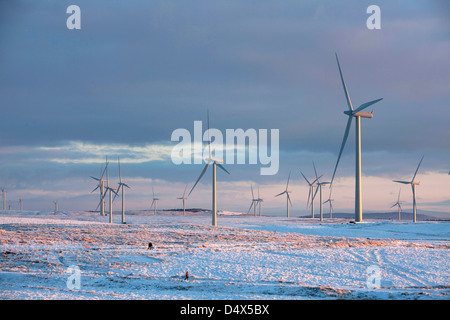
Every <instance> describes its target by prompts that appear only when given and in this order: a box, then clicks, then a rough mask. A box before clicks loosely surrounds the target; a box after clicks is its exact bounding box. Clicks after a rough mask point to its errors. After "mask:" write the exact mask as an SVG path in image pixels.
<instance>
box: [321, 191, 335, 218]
mask: <svg viewBox="0 0 450 320" xmlns="http://www.w3.org/2000/svg"><path fill="white" fill-rule="evenodd" d="M333 201H334V199H331V196H330V197H328V199H327V200H326V201H324V202H323V203H324V204H325V203H327V202H328V203H329V204H330V218H332V217H333Z"/></svg>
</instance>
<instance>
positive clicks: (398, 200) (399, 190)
mask: <svg viewBox="0 0 450 320" xmlns="http://www.w3.org/2000/svg"><path fill="white" fill-rule="evenodd" d="M401 191H402V188H400V189H398V199H397V202H400V192H401Z"/></svg>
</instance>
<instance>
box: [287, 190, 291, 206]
mask: <svg viewBox="0 0 450 320" xmlns="http://www.w3.org/2000/svg"><path fill="white" fill-rule="evenodd" d="M286 195H287V198H288V200H289V203H290V205H291V207H292V202H291V197H290V196H289V192H286Z"/></svg>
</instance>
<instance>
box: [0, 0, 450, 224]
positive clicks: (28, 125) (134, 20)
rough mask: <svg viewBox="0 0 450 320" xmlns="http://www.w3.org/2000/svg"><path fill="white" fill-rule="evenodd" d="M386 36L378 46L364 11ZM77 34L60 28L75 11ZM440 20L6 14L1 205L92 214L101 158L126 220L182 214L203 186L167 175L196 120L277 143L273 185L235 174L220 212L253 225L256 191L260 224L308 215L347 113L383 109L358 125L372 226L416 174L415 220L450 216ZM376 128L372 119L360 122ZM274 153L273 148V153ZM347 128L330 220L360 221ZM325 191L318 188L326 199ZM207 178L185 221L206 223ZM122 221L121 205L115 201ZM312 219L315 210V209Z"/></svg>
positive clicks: (312, 13) (246, 168) (449, 42)
mask: <svg viewBox="0 0 450 320" xmlns="http://www.w3.org/2000/svg"><path fill="white" fill-rule="evenodd" d="M373 4H375V5H378V6H379V8H380V12H381V15H380V25H381V29H373V30H370V29H369V28H367V25H366V21H367V19H368V18H369V17H370V16H371V14H370V13H369V14H368V13H367V8H368V7H369V6H370V5H373ZM70 5H77V6H78V7H79V8H80V12H81V15H80V25H81V29H68V28H67V24H66V22H67V19H68V18H70V16H71V14H70V13H67V12H66V10H67V7H68V6H70ZM449 14H450V4H449V3H448V1H445V0H443V1H425V0H420V1H339V2H338V1H298V0H296V1H290V0H287V1H266V0H259V1H251V0H249V1H243V0H226V1H225V0H218V1H206V0H195V1H194V0H193V1H172V0H164V1H126V2H125V1H114V0H108V1H102V0H98V1H85V0H71V1H45V0H41V1H31V0H30V1H21V0H11V1H6V0H0V108H1V109H0V111H1V114H0V121H1V125H0V186H2V188H5V189H6V190H7V195H6V199H7V206H8V205H11V207H12V208H13V209H17V208H18V199H19V198H23V199H24V209H27V210H51V209H52V208H53V201H58V203H59V208H60V209H61V210H94V209H95V207H96V206H97V203H98V197H99V195H98V193H97V192H93V193H92V192H91V191H92V190H93V189H94V188H95V186H96V182H95V181H94V180H93V179H91V178H90V176H98V175H99V174H100V172H101V170H102V167H103V166H104V162H105V157H106V156H107V157H108V159H109V161H110V166H109V174H110V179H111V184H112V185H115V184H117V182H118V166H117V158H118V157H120V160H121V173H122V176H123V179H124V181H126V182H128V183H129V185H130V186H131V189H130V190H127V191H128V194H127V208H128V209H133V210H140V209H148V208H149V207H150V205H151V199H152V187H153V188H154V190H155V193H156V194H157V196H158V197H159V198H160V199H161V200H160V202H159V207H160V208H166V209H168V208H178V207H180V206H181V201H180V200H177V199H176V198H177V197H180V196H181V195H182V193H183V191H184V189H185V187H186V185H187V186H188V190H190V188H191V187H192V185H193V184H194V182H195V181H196V180H197V178H198V176H199V174H200V172H201V171H202V169H203V166H204V165H202V164H190V165H189V164H181V165H177V164H174V163H173V161H172V158H171V153H172V151H173V148H174V146H175V145H176V144H177V143H176V142H174V141H171V136H172V133H173V132H174V131H175V130H176V129H180V128H181V129H186V130H188V131H189V132H191V133H192V135H193V134H194V121H203V123H204V125H203V127H204V128H206V118H207V116H206V115H207V110H208V111H209V115H210V126H211V128H215V129H218V130H220V132H223V133H224V135H225V131H226V130H227V129H238V128H242V129H244V130H247V129H255V130H257V131H258V130H261V129H266V130H268V131H270V130H272V129H276V130H278V131H279V170H278V172H277V173H276V174H273V175H261V172H260V169H261V167H262V165H261V163H257V164H249V163H245V164H227V163H225V164H224V166H225V167H226V168H227V170H228V171H229V172H230V175H228V174H226V173H224V172H223V171H220V170H219V171H218V174H217V181H218V185H217V190H218V200H217V201H218V208H219V209H220V210H228V211H244V212H246V211H247V210H248V207H249V205H250V202H251V189H250V186H251V185H252V186H253V188H254V190H255V192H256V190H257V189H258V186H259V190H260V196H261V197H262V198H264V203H263V213H267V214H274V215H283V214H284V213H285V198H282V197H274V196H275V195H276V194H278V193H280V192H282V191H283V190H284V188H285V185H286V180H287V177H288V175H289V173H291V179H290V183H289V188H290V189H291V191H292V193H291V197H292V203H293V207H292V209H291V215H292V216H296V215H305V214H307V213H308V212H309V210H308V209H307V208H306V201H307V198H308V188H307V184H306V182H305V181H304V180H303V177H302V176H301V173H300V172H303V173H304V174H305V175H306V176H307V177H308V178H312V177H313V176H314V170H313V162H314V163H315V166H316V168H317V171H318V173H319V174H321V175H323V179H324V180H330V179H331V176H332V174H333V170H334V166H335V164H336V160H337V156H338V153H339V148H340V145H341V142H342V138H343V135H344V130H345V125H346V120H347V116H346V115H345V114H343V112H344V111H345V110H346V109H347V105H346V99H345V95H344V91H343V88H342V84H341V81H340V77H339V70H338V68H337V64H336V58H335V53H337V54H338V56H339V61H340V65H341V68H342V72H343V76H344V78H345V81H346V85H347V88H348V91H349V94H350V97H351V99H352V102H353V104H354V105H355V106H359V105H361V104H362V103H365V102H367V101H371V100H374V99H378V98H383V100H382V101H380V102H378V103H377V104H375V105H373V106H372V107H373V111H374V116H373V118H372V119H362V121H361V122H362V176H363V178H362V186H363V191H362V192H363V210H364V211H381V212H385V211H389V210H393V209H390V206H391V205H392V204H393V203H394V202H395V201H396V199H397V195H398V192H399V190H400V188H401V200H402V201H403V203H404V206H403V207H404V209H405V210H406V211H408V210H409V211H410V210H411V203H412V193H411V188H410V187H409V186H401V185H399V184H396V183H394V182H392V180H393V179H396V180H410V179H411V178H412V176H413V174H414V171H415V169H416V167H417V165H418V163H419V160H420V158H421V157H422V156H424V160H423V163H422V165H421V167H420V170H419V172H418V174H417V178H416V180H417V181H420V183H421V184H420V186H418V187H417V202H418V210H419V212H420V210H427V211H436V212H445V213H450V175H449V171H450V160H449V159H450V142H449V141H450V130H449V129H448V128H449V126H448V122H449V119H450V108H449V101H450V92H449V89H450V87H449V84H450V60H449V58H448V55H449V52H450V22H449V19H448V17H449ZM369 111H371V109H370V110H369ZM269 148H270V147H269ZM354 168H355V136H354V127H352V130H351V131H350V135H349V138H348V141H347V144H346V147H345V149H344V151H343V155H342V158H341V161H340V163H339V167H338V169H337V172H336V177H335V181H334V183H333V193H332V198H334V199H335V201H334V210H335V211H339V212H352V211H353V208H354V170H355V169H354ZM329 191H330V190H329V189H328V188H324V194H323V197H324V199H326V198H328V195H329ZM210 199H211V171H208V172H207V174H205V176H204V177H203V179H202V180H201V181H200V182H199V184H198V185H197V186H196V188H195V190H194V191H193V192H192V193H191V195H190V197H189V199H188V203H187V206H188V207H201V208H209V207H210ZM114 205H115V206H116V208H115V210H119V207H120V204H119V201H117V200H116V202H115V204H114ZM317 206H318V202H317V203H316V207H317Z"/></svg>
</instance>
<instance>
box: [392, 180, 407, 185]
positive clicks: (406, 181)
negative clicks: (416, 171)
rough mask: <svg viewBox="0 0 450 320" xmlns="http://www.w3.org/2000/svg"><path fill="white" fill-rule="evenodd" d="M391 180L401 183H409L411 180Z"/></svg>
mask: <svg viewBox="0 0 450 320" xmlns="http://www.w3.org/2000/svg"><path fill="white" fill-rule="evenodd" d="M392 181H394V182H397V183H403V184H410V183H411V181H398V180H392Z"/></svg>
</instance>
